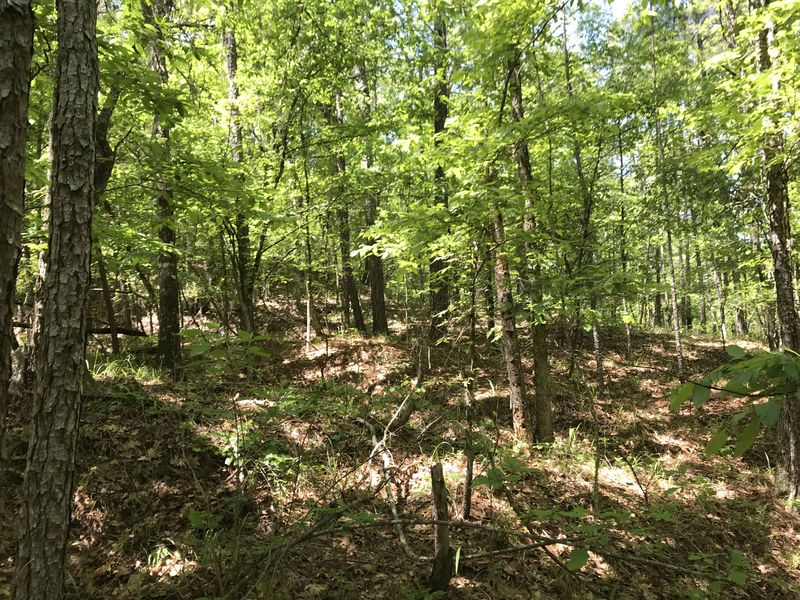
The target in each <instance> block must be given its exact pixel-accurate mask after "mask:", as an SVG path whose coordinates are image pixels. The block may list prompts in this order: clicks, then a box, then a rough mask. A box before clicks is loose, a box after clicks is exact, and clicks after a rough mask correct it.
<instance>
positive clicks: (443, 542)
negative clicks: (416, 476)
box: [429, 463, 453, 592]
mask: <svg viewBox="0 0 800 600" xmlns="http://www.w3.org/2000/svg"><path fill="white" fill-rule="evenodd" d="M431 492H432V494H433V518H434V520H435V521H437V524H436V525H435V526H434V528H435V529H434V531H435V535H434V541H433V552H434V558H433V570H432V572H431V578H430V582H429V587H430V589H431V591H433V592H446V591H447V590H448V588H449V587H450V577H452V575H453V549H452V548H451V547H450V525H449V521H450V517H449V515H448V505H447V487H446V486H445V484H444V471H443V470H442V464H441V463H436V464H435V465H433V466H432V467H431Z"/></svg>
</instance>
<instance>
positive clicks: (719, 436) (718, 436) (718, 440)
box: [705, 429, 728, 458]
mask: <svg viewBox="0 0 800 600" xmlns="http://www.w3.org/2000/svg"><path fill="white" fill-rule="evenodd" d="M727 441H728V432H727V431H725V430H724V429H720V430H719V431H718V432H717V433H715V434H714V435H712V436H711V439H710V440H708V443H707V444H706V449H705V455H706V458H708V457H709V456H712V455H713V454H716V453H717V452H719V451H720V450H722V447H723V446H724V445H725V442H727Z"/></svg>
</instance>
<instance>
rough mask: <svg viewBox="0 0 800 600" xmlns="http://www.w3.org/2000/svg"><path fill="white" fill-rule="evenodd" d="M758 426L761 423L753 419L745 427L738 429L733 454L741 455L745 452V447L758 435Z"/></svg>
mask: <svg viewBox="0 0 800 600" xmlns="http://www.w3.org/2000/svg"><path fill="white" fill-rule="evenodd" d="M760 427H761V423H759V421H758V420H755V419H754V420H753V421H752V422H751V423H750V424H749V425H748V426H747V427H745V428H744V429H742V430H741V431H739V434H738V435H737V436H736V447H735V448H734V450H733V455H734V456H742V455H743V454H744V453H745V452H747V449H748V448H750V446H752V445H753V442H755V441H756V436H757V435H758V430H759V428H760Z"/></svg>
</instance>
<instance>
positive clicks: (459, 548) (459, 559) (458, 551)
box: [453, 546, 461, 575]
mask: <svg viewBox="0 0 800 600" xmlns="http://www.w3.org/2000/svg"><path fill="white" fill-rule="evenodd" d="M460 562H461V546H459V547H458V548H456V558H455V566H454V567H453V572H454V573H455V574H456V575H458V564H459V563H460Z"/></svg>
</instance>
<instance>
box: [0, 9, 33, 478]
mask: <svg viewBox="0 0 800 600" xmlns="http://www.w3.org/2000/svg"><path fill="white" fill-rule="evenodd" d="M32 54H33V11H32V9H31V2H30V1H29V0H28V1H18V2H10V1H9V0H0V211H2V215H3V216H2V218H1V219H0V468H2V465H3V463H4V461H5V458H6V456H5V455H6V452H5V423H6V413H7V412H8V401H9V395H10V392H9V387H8V386H9V382H10V379H11V351H12V349H13V346H14V341H15V339H14V330H13V328H12V326H11V319H12V318H13V316H14V290H15V287H16V282H17V265H18V263H19V257H20V254H21V251H22V243H21V239H20V230H21V227H22V218H23V216H24V203H25V200H24V199H25V156H26V152H25V139H26V134H27V131H28V92H29V88H30V67H31V55H32Z"/></svg>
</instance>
